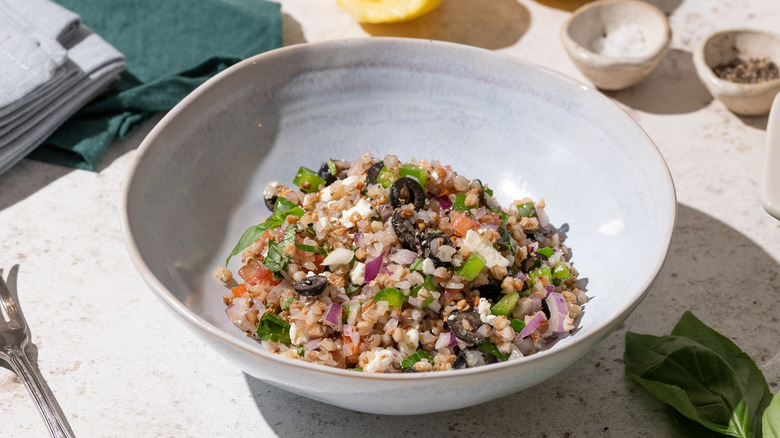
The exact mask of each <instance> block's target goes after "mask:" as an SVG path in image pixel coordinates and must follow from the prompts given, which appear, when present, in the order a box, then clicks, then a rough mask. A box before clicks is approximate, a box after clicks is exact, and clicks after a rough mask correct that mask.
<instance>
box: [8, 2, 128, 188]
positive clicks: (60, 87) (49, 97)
mask: <svg viewBox="0 0 780 438" xmlns="http://www.w3.org/2000/svg"><path fill="white" fill-rule="evenodd" d="M124 68H125V58H124V56H123V55H122V54H121V53H120V52H119V51H117V50H116V49H115V48H114V47H112V46H111V45H110V44H108V43H107V42H105V41H104V40H103V39H102V38H100V36H98V35H96V34H95V33H93V32H92V31H90V30H89V29H88V28H86V27H84V26H83V25H82V24H81V19H80V18H79V16H78V15H77V14H75V13H73V12H71V11H69V10H67V9H65V8H63V7H62V6H60V5H58V4H56V3H53V2H52V1H50V0H0V173H2V172H5V171H6V170H8V169H9V168H10V167H11V166H13V165H14V164H16V163H17V162H18V161H19V160H21V159H22V158H23V157H24V156H25V155H27V154H28V153H29V152H30V151H32V150H33V149H35V148H36V147H37V146H38V145H40V144H41V143H43V141H44V140H46V138H47V137H48V136H49V135H51V133H52V132H54V131H55V130H56V129H57V128H58V127H59V126H60V125H61V124H62V123H63V122H65V120H67V119H68V118H69V117H70V116H72V115H73V114H74V113H75V112H76V111H78V110H79V109H80V108H81V107H83V106H84V105H86V104H87V103H89V101H90V100H92V99H93V98H94V97H95V96H97V95H98V94H100V93H101V92H102V91H104V90H105V89H106V88H107V87H109V86H110V85H112V84H113V83H114V82H115V80H116V78H117V76H118V74H119V73H120V72H121V71H122V70H123V69H124Z"/></svg>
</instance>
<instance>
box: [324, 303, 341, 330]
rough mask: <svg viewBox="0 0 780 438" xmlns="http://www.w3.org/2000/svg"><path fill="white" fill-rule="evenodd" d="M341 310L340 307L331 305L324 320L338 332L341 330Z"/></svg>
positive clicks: (334, 304)
mask: <svg viewBox="0 0 780 438" xmlns="http://www.w3.org/2000/svg"><path fill="white" fill-rule="evenodd" d="M341 310H342V309H341V306H340V305H338V304H336V303H333V304H331V305H330V308H329V309H328V311H327V312H326V313H325V317H324V318H323V320H324V321H325V322H327V323H328V324H330V325H332V326H333V328H335V329H336V330H340V329H341Z"/></svg>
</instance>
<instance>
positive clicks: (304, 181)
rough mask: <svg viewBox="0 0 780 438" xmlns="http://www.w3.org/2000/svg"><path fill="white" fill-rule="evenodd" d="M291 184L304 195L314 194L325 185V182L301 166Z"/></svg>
mask: <svg viewBox="0 0 780 438" xmlns="http://www.w3.org/2000/svg"><path fill="white" fill-rule="evenodd" d="M293 184H295V185H296V186H298V187H300V188H301V190H303V191H304V192H306V193H311V192H316V191H317V190H319V189H320V187H322V186H324V185H325V180H324V179H322V178H320V176H319V175H318V174H317V172H315V171H313V170H311V169H309V168H308V167H304V166H301V168H300V169H298V173H296V174H295V178H293Z"/></svg>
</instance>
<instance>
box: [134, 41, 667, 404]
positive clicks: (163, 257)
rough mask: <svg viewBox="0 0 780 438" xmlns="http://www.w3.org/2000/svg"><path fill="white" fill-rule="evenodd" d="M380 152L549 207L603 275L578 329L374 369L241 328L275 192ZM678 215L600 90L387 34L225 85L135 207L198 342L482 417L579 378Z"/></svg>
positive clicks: (237, 71) (176, 115)
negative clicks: (498, 354)
mask: <svg viewBox="0 0 780 438" xmlns="http://www.w3.org/2000/svg"><path fill="white" fill-rule="evenodd" d="M366 149H371V150H373V151H374V153H375V155H377V156H380V157H381V156H384V155H385V154H388V153H392V154H397V155H398V156H399V158H401V159H403V160H408V159H410V158H411V157H413V156H414V157H417V158H427V159H438V160H441V161H442V162H443V163H450V164H451V165H452V166H453V168H454V169H455V170H457V171H459V172H460V173H462V174H464V175H465V176H467V177H469V178H477V177H479V178H482V180H483V181H485V182H487V183H489V185H490V186H491V187H492V188H494V190H495V194H496V196H497V197H498V198H499V200H500V201H501V202H502V203H505V204H508V203H509V202H510V201H511V200H514V199H519V198H522V197H523V196H526V195H527V196H531V197H533V198H535V199H540V198H544V199H545V200H546V202H547V208H546V211H547V212H548V214H549V216H550V217H551V218H552V221H553V223H554V224H556V225H561V224H563V223H568V224H569V225H570V231H569V233H568V235H569V240H568V241H567V242H568V243H569V245H570V247H571V248H573V254H574V255H573V261H574V265H575V267H577V269H578V270H579V272H580V273H581V276H582V277H587V278H588V279H589V286H588V294H589V295H590V296H591V297H592V300H591V302H589V303H588V304H587V305H586V307H585V313H584V316H583V318H582V321H581V324H580V325H581V329H580V330H579V331H578V332H577V333H576V334H575V335H573V336H571V337H569V338H567V339H565V340H563V341H562V342H560V343H558V344H557V345H555V346H554V348H552V349H550V350H548V351H545V352H541V353H538V354H536V355H533V356H529V357H527V358H523V359H520V360H516V361H509V362H503V363H499V364H494V365H490V366H485V367H477V368H473V369H464V370H458V371H451V372H434V373H419V374H368V373H357V372H354V371H346V370H339V369H332V368H328V367H324V366H320V365H315V364H311V363H307V362H303V361H295V360H289V359H284V358H281V357H278V356H276V355H273V354H270V353H268V352H266V351H265V350H264V349H263V348H262V347H261V346H260V345H259V344H258V343H256V342H254V341H252V340H251V339H249V338H247V337H246V336H244V335H243V333H242V332H240V331H239V330H238V329H236V328H234V327H233V325H232V323H231V322H230V321H229V320H228V318H227V317H226V316H225V313H224V305H223V304H222V300H221V297H222V295H223V294H224V288H223V286H222V285H221V284H220V283H219V282H218V281H217V280H215V279H214V278H213V273H214V269H215V267H216V266H219V265H222V264H224V261H225V257H226V256H227V254H228V253H229V252H230V250H231V249H232V247H233V246H234V244H235V243H236V241H237V240H238V238H239V237H240V235H241V233H242V232H243V231H244V230H245V229H246V228H247V227H249V226H250V225H253V224H256V223H257V222H258V221H259V220H260V217H261V216H262V215H266V214H267V211H266V210H265V206H264V205H263V201H262V190H263V188H264V187H265V185H266V184H267V183H268V182H269V181H272V180H278V181H286V182H290V181H291V180H292V178H293V176H294V174H295V172H296V170H297V169H298V167H299V166H300V165H307V166H310V167H311V166H317V165H318V164H320V163H321V162H322V161H324V160H327V159H328V158H331V157H333V158H346V159H353V158H356V157H358V156H359V155H360V154H362V153H363V152H364V151H365V150H366ZM675 214H676V201H675V192H674V187H673V184H672V180H671V177H670V174H669V172H668V169H667V167H666V164H665V162H664V160H663V158H662V157H661V155H660V154H659V152H658V150H657V149H656V147H655V146H654V144H653V142H652V141H651V140H650V139H649V138H648V137H647V135H646V134H645V133H644V132H643V131H642V129H641V128H640V127H639V126H638V125H637V124H636V123H635V122H634V121H633V120H632V119H631V118H630V117H629V116H628V115H626V114H625V113H624V112H622V111H621V110H620V109H619V108H618V107H617V106H615V105H614V104H613V103H612V102H611V101H610V100H608V99H607V98H606V97H604V96H603V95H602V94H600V93H599V92H598V91H597V90H594V89H592V88H590V87H588V86H586V85H583V84H581V83H579V82H576V81H574V80H572V79H569V78H566V77H563V76H561V75H559V74H557V73H554V72H552V71H549V70H546V69H544V68H541V67H537V66H534V65H530V64H528V63H525V62H523V61H520V60H517V59H512V58H507V57H504V56H500V55H497V54H495V53H493V52H490V51H486V50H482V49H476V48H473V47H467V46H460V45H454V44H448V43H441V42H432V41H422V40H405V39H381V38H371V39H357V40H347V41H334V42H327V43H317V44H306V45H299V46H292V47H288V48H283V49H280V50H276V51H273V52H268V53H265V54H262V55H258V56H256V57H254V58H251V59H248V60H246V61H244V62H241V63H240V64H237V65H236V66H234V67H231V68H229V69H228V70H226V71H225V72H223V73H221V74H219V75H218V76H217V77H215V78H213V79H212V80H210V81H208V82H207V83H206V84H204V85H203V86H202V87H200V88H198V89H197V90H195V91H194V92H193V93H192V94H191V95H190V96H188V97H187V98H185V99H184V100H183V101H182V102H181V103H180V104H179V105H177V106H176V107H175V108H174V109H173V110H172V111H170V113H168V114H167V115H166V116H165V118H164V119H163V120H162V121H161V122H160V123H159V124H158V125H157V126H156V127H155V128H154V129H153V130H152V132H151V133H150V134H149V135H148V137H147V138H146V139H145V140H144V142H143V144H142V145H141V146H140V148H139V150H138V153H137V156H136V157H135V160H134V162H133V163H132V165H131V166H130V168H129V170H128V174H127V177H126V180H125V182H124V184H123V189H122V201H121V217H122V225H123V230H124V234H125V239H126V243H127V248H128V250H129V253H130V256H131V258H132V260H133V262H134V263H135V265H136V267H137V268H138V270H139V271H140V273H141V275H142V276H143V278H144V279H145V280H146V282H147V283H148V285H149V286H150V288H151V289H152V291H153V292H154V293H155V294H156V295H157V296H158V297H159V298H160V299H161V300H162V302H163V303H164V304H165V305H166V306H167V307H168V308H169V309H170V310H171V311H172V312H173V315H174V316H175V317H176V318H177V319H179V320H180V321H182V322H183V323H184V324H185V325H186V326H187V327H189V328H190V329H192V330H193V332H195V334H197V336H199V337H200V338H201V339H203V340H204V341H205V342H206V343H208V344H209V345H210V346H211V347H213V348H214V349H215V350H217V351H218V352H219V353H221V354H222V355H224V356H225V357H226V358H228V359H229V360H231V361H233V362H234V363H235V364H236V365H237V366H239V367H240V368H241V369H242V370H244V371H245V372H247V373H248V374H251V375H253V376H255V377H257V378H259V379H263V380H265V381H267V382H269V383H270V384H273V385H276V386H278V387H280V388H284V389H286V390H289V391H291V392H293V393H297V394H301V395H304V396H306V397H310V398H312V399H316V400H320V401H323V402H326V403H331V404H334V405H338V406H341V407H345V408H348V409H353V410H358V411H365V412H373V413H381V414H416V413H426V412H436V411H444V410H449V409H455V408H460V407H465V406H470V405H474V404H478V403H481V402H485V401H488V400H492V399H495V398H498V397H501V396H504V395H507V394H510V393H514V392H517V391H520V390H522V389H524V388H528V387H530V386H532V385H535V384H537V383H540V382H542V381H544V380H545V379H548V378H550V377H552V376H554V375H555V374H556V373H559V372H561V371H563V370H564V369H566V367H568V366H569V365H571V364H573V363H574V362H576V361H577V359H579V358H580V357H581V356H582V355H584V354H585V353H586V352H587V351H589V350H590V349H591V348H593V347H594V346H595V345H596V344H597V343H599V342H600V341H601V340H602V339H604V338H605V337H606V336H607V335H608V334H609V333H610V332H612V331H613V330H614V329H615V328H616V327H618V326H619V325H620V324H621V322H622V321H623V320H624V319H625V318H626V317H628V315H629V314H630V313H631V311H632V310H633V309H634V308H635V307H636V306H637V304H638V303H639V302H640V300H641V299H642V297H643V296H644V295H645V292H646V290H647V288H648V287H649V285H650V283H651V282H652V280H653V278H654V277H655V275H656V273H657V272H658V270H659V269H660V267H661V264H662V262H663V260H664V258H665V255H666V251H667V248H668V245H669V241H670V238H671V234H672V229H673V226H674V222H675ZM237 262H238V261H234V262H233V263H237ZM594 384H597V383H596V382H594Z"/></svg>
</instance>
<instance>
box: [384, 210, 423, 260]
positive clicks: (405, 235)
mask: <svg viewBox="0 0 780 438" xmlns="http://www.w3.org/2000/svg"><path fill="white" fill-rule="evenodd" d="M390 223H391V224H392V225H393V231H395V235H396V236H397V237H398V241H399V242H401V246H403V247H404V248H406V249H408V250H409V251H418V250H419V247H420V242H419V240H418V234H419V233H418V231H417V230H416V229H415V228H414V225H412V224H411V222H409V221H407V220H404V217H403V216H402V215H401V210H396V211H395V213H393V217H392V219H390Z"/></svg>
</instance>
